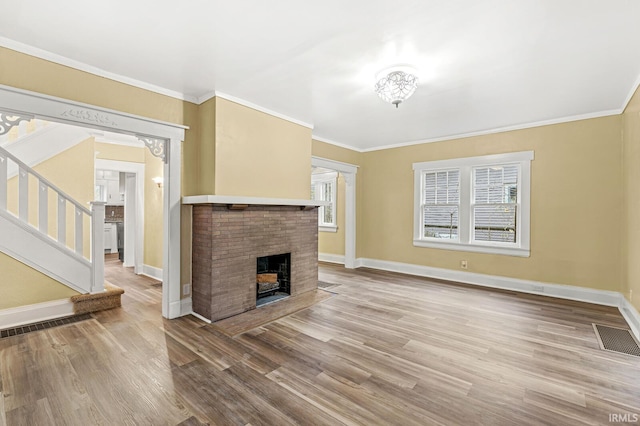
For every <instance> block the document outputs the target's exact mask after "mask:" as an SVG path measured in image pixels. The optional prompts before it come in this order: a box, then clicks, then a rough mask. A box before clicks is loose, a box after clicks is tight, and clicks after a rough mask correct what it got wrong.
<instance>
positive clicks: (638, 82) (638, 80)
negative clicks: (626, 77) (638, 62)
mask: <svg viewBox="0 0 640 426" xmlns="http://www.w3.org/2000/svg"><path fill="white" fill-rule="evenodd" d="M638 86H640V75H638V78H636V81H635V83H633V86H631V90H630V91H629V94H627V98H626V99H625V100H624V103H623V104H622V107H621V108H620V110H621V113H623V112H624V111H625V110H626V109H627V107H628V106H629V102H631V98H633V95H634V94H635V93H636V90H638Z"/></svg>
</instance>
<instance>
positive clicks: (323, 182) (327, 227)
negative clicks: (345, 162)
mask: <svg viewBox="0 0 640 426" xmlns="http://www.w3.org/2000/svg"><path fill="white" fill-rule="evenodd" d="M337 180H338V173H336V172H328V173H319V174H314V175H311V199H312V200H317V201H326V202H328V203H329V204H328V205H324V206H320V207H319V208H318V227H319V228H320V229H319V230H320V231H325V232H337V230H338V226H337V220H336V190H337Z"/></svg>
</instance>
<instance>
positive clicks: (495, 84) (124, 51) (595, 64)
mask: <svg viewBox="0 0 640 426" xmlns="http://www.w3.org/2000/svg"><path fill="white" fill-rule="evenodd" d="M3 3H5V4H4V5H3V7H2V10H3V11H2V13H0V37H2V38H1V39H0V45H4V46H7V47H10V48H13V49H16V50H21V51H25V52H27V53H31V54H36V55H38V56H41V57H45V58H48V59H51V60H54V61H57V62H61V63H65V64H67V65H72V66H75V67H77V68H80V69H85V70H90V71H93V72H95V73H97V74H101V75H105V76H108V77H111V78H116V79H118V80H121V81H126V82H130V83H135V84H137V85H140V86H142V87H146V88H151V89H153V90H156V91H159V92H161V93H167V94H171V95H173V96H177V97H182V98H184V99H188V100H191V101H196V102H198V101H203V100H205V99H207V98H208V97H210V96H212V94H213V93H214V92H215V93H219V94H221V96H222V94H225V95H227V96H230V97H233V98H238V99H241V100H243V101H245V102H247V103H251V104H255V105H258V106H260V107H262V108H265V109H268V110H270V111H274V112H277V113H279V114H282V115H285V116H288V117H291V118H293V119H296V120H299V121H302V122H305V123H309V124H311V125H313V128H314V129H313V134H314V136H315V137H317V138H319V139H321V140H327V141H332V142H335V143H339V144H344V145H348V146H351V147H354V148H357V149H362V150H369V149H377V148H380V147H386V146H390V145H397V144H405V143H410V142H418V141H426V140H438V139H443V138H450V137H452V136H456V135H467V134H474V133H484V132H490V131H493V130H496V129H504V128H520V127H528V126H531V125H534V124H537V123H549V122H560V121H567V120H570V119H575V118H579V117H591V116H601V115H609V114H614V113H619V112H621V110H622V109H623V108H624V106H625V105H626V102H627V101H628V98H629V97H630V95H631V94H632V92H633V90H634V89H635V88H636V86H637V84H638V76H639V75H640V24H639V23H640V2H639V1H636V0H597V1H596V0H518V1H508V0H482V1H479V0H449V1H443V0H439V1H435V0H404V1H389V0H387V1H381V0H367V1H364V0H340V1H337V0H324V1H322V2H309V1H300V0H277V1H274V0H272V1H265V0H236V1H229V0H225V1H219V0H190V1H185V2H175V1H168V0H135V1H132V0H128V1H124V0H109V1H105V2H87V1H86V0H56V1H51V0H19V1H8V0H7V1H4V2H3ZM396 64H410V65H413V66H414V67H416V68H417V69H418V70H419V77H420V86H419V87H418V90H417V91H416V93H415V94H414V95H413V97H412V98H410V99H409V100H407V101H406V102H405V103H403V104H402V105H400V108H398V109H395V108H394V107H393V106H392V105H390V104H385V103H384V102H383V101H381V100H380V99H379V98H378V97H377V96H376V94H375V93H374V92H373V89H372V88H373V83H374V81H373V79H374V75H375V74H376V72H378V71H380V70H381V69H383V68H385V67H388V66H391V65H396ZM0 67H1V64H0Z"/></svg>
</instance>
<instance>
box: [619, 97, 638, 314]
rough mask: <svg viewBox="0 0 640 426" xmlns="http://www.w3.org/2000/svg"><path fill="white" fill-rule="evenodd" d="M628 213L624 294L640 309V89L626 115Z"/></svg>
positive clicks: (626, 195) (624, 167)
mask: <svg viewBox="0 0 640 426" xmlns="http://www.w3.org/2000/svg"><path fill="white" fill-rule="evenodd" d="M622 123H623V140H624V157H623V159H624V160H623V161H624V163H623V170H624V190H625V212H624V222H623V223H624V226H625V230H626V232H624V239H623V258H624V259H625V262H624V268H623V275H624V284H625V285H624V288H623V293H624V295H625V296H626V297H627V299H629V301H630V302H631V303H632V304H633V305H634V306H635V307H636V309H638V310H640V262H638V259H640V90H636V93H635V95H634V96H633V98H632V99H631V101H630V102H629V105H627V108H626V109H625V111H624V114H622Z"/></svg>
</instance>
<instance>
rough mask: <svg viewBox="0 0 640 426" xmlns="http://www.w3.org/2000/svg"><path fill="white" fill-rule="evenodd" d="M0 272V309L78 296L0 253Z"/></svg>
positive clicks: (74, 292)
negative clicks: (0, 283)
mask: <svg viewBox="0 0 640 426" xmlns="http://www.w3.org/2000/svg"><path fill="white" fill-rule="evenodd" d="M0 271H2V297H0V309H8V308H15V307H18V306H24V305H31V304H34V303H42V302H48V301H51V300H59V299H66V298H69V297H71V296H75V295H77V294H79V293H78V292H77V291H74V290H71V289H70V288H69V287H67V286H66V285H64V284H60V283H59V282H57V281H55V280H52V279H51V278H49V277H48V276H46V275H44V274H42V273H40V272H38V271H36V270H35V269H32V268H30V267H29V266H26V265H24V264H22V263H20V262H18V261H17V260H15V259H13V258H12V257H9V256H7V255H6V254H4V253H0Z"/></svg>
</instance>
